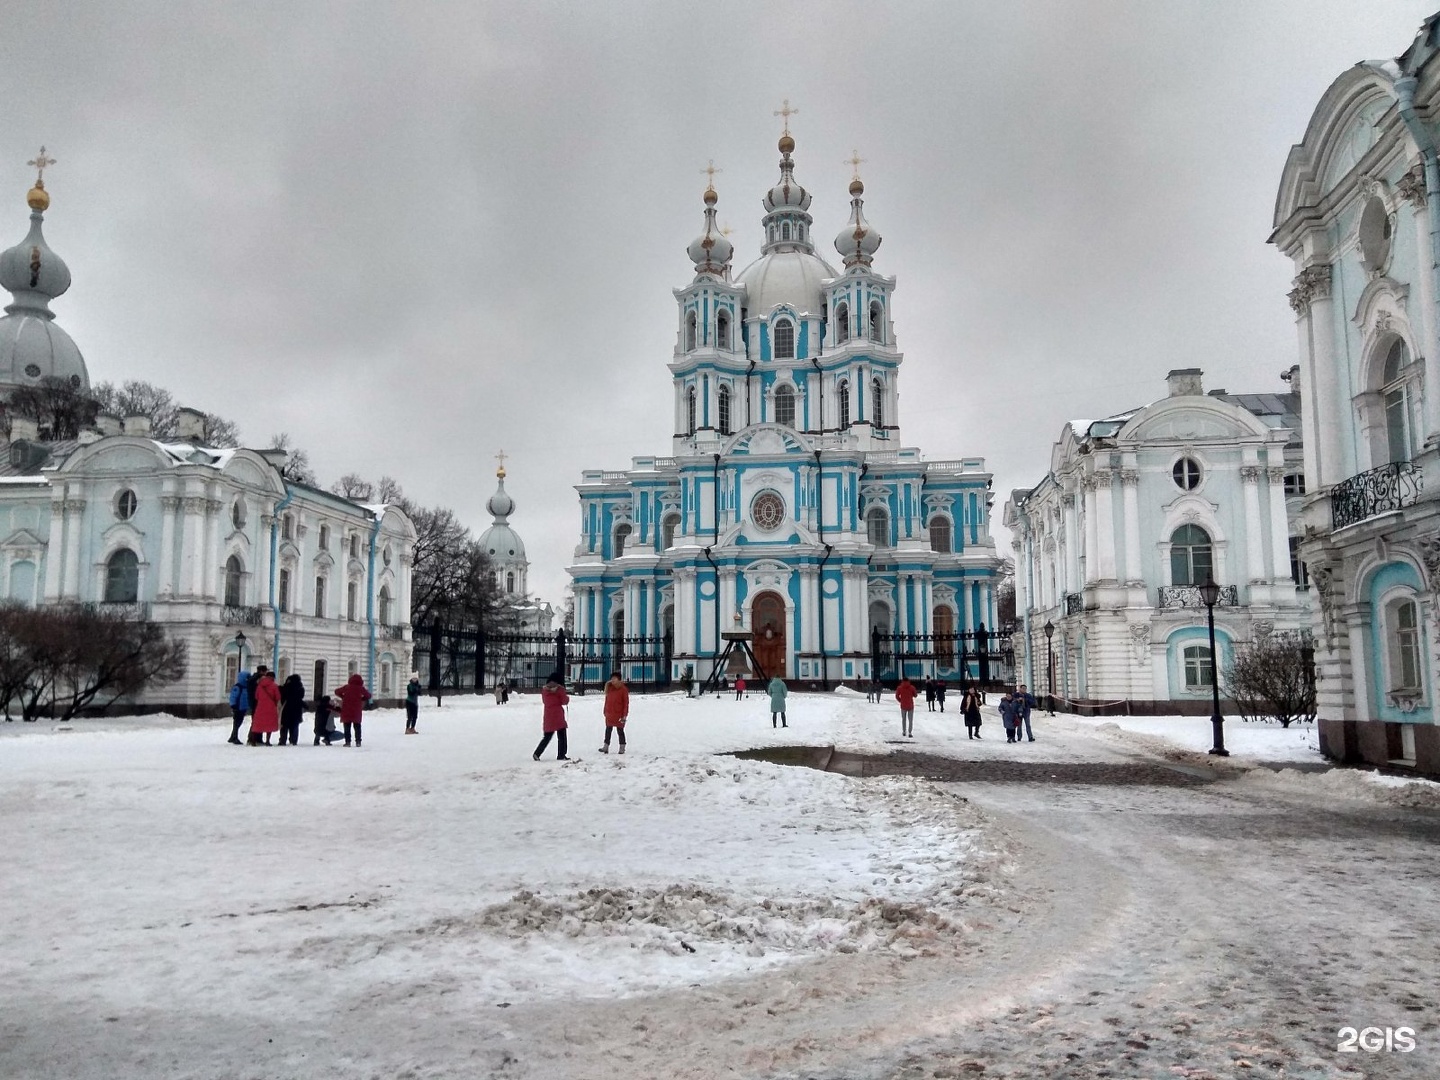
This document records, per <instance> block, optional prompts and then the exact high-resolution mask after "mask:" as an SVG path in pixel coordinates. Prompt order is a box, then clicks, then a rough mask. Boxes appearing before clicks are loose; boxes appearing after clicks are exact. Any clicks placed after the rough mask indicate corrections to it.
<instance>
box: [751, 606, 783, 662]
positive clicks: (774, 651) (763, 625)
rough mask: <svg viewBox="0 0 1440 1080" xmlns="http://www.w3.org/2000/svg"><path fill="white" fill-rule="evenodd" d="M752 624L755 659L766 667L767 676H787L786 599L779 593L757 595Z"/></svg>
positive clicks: (752, 610) (753, 607) (752, 611)
mask: <svg viewBox="0 0 1440 1080" xmlns="http://www.w3.org/2000/svg"><path fill="white" fill-rule="evenodd" d="M750 625H751V627H752V628H753V630H754V634H755V640H754V642H753V648H754V649H755V659H757V660H759V661H760V666H761V667H762V668H764V669H765V677H766V678H767V679H773V678H774V677H775V676H776V675H779V676H780V677H781V678H784V677H785V601H784V600H783V599H781V598H780V596H779V595H778V594H777V593H773V592H763V593H761V594H760V595H758V596H757V597H755V603H754V604H753V605H752V606H751V608H750Z"/></svg>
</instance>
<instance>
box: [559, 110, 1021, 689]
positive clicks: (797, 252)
mask: <svg viewBox="0 0 1440 1080" xmlns="http://www.w3.org/2000/svg"><path fill="white" fill-rule="evenodd" d="M784 113H785V115H786V118H787V120H788V113H789V110H788V107H787V109H786V110H784ZM779 150H780V176H779V179H778V180H777V182H776V183H775V185H774V186H773V187H772V188H770V190H769V191H768V192H766V194H765V197H764V200H763V205H764V216H763V217H762V219H761V223H760V226H761V237H760V239H761V246H760V255H759V258H757V259H756V260H755V261H754V262H752V263H750V265H749V266H747V267H745V269H743V270H741V271H740V272H739V273H738V274H737V273H734V272H733V271H732V266H731V260H732V258H733V256H734V246H733V245H732V244H731V242H730V241H729V239H728V238H727V237H726V236H725V235H724V234H723V233H722V232H721V230H720V229H719V228H717V226H716V216H715V215H716V211H715V206H716V202H717V198H718V197H717V195H716V192H715V188H714V184H713V176H712V183H711V184H710V186H708V187H707V189H706V191H705V193H704V203H705V223H704V230H703V232H702V233H701V235H700V236H698V237H697V238H696V239H695V240H694V242H693V243H691V244H690V246H689V249H688V254H689V257H690V260H691V261H692V263H693V264H694V277H693V280H691V281H690V282H689V283H688V284H687V285H685V286H683V287H681V288H679V289H677V290H675V299H676V306H677V309H678V310H677V335H676V344H675V351H674V355H673V357H672V359H671V361H670V365H669V367H670V378H671V383H672V386H673V394H674V432H675V434H674V438H673V442H672V448H671V452H670V455H669V456H665V457H639V458H635V459H634V460H633V461H632V464H631V467H630V468H629V469H628V470H624V471H613V472H612V471H601V470H593V471H588V470H587V471H586V472H585V473H584V474H583V479H582V482H581V483H580V484H579V485H578V488H577V490H578V491H579V493H580V503H581V523H582V525H581V538H580V543H579V545H578V547H577V548H576V551H575V558H574V562H573V563H572V565H571V566H570V567H569V573H570V575H571V577H572V578H573V580H574V590H575V623H574V627H575V629H574V633H575V635H576V636H577V637H579V638H592V639H594V638H612V639H613V638H623V637H642V636H643V637H646V638H652V639H664V640H665V641H666V642H667V648H666V654H667V655H668V658H669V659H668V662H669V666H670V672H669V675H670V676H671V677H673V678H677V679H683V678H684V677H685V676H686V675H693V676H694V677H696V678H698V679H704V678H706V677H708V676H709V675H710V674H711V671H712V669H713V667H714V666H715V664H716V662H717V659H716V658H717V657H718V656H719V655H720V654H721V652H722V651H723V650H724V648H725V643H726V637H727V635H730V636H733V635H734V634H735V633H736V632H743V633H748V634H750V635H751V637H752V647H753V649H754V651H755V657H756V660H757V661H758V662H759V665H760V667H761V668H762V669H763V671H764V673H765V675H767V676H774V675H780V676H783V677H785V678H788V679H795V680H800V681H803V682H805V683H811V682H814V683H819V684H825V685H828V684H831V683H834V682H841V681H846V682H863V681H868V680H869V679H870V678H871V677H872V676H887V675H889V674H890V672H889V670H886V669H885V665H883V664H882V665H881V667H882V670H873V671H872V631H874V630H879V631H880V632H881V633H882V634H885V635H896V634H898V635H915V636H916V640H917V641H919V640H925V641H927V642H933V643H934V646H933V648H932V647H930V646H929V645H928V644H927V645H926V646H925V647H923V648H921V649H919V650H918V651H919V652H921V653H923V654H926V659H925V660H924V662H923V664H920V665H911V666H910V667H909V668H908V671H909V673H910V674H911V675H912V676H914V675H916V674H917V673H920V671H921V669H922V668H923V671H924V673H926V674H929V673H934V674H938V675H940V676H942V677H948V678H953V679H960V678H964V677H968V678H975V677H976V676H977V675H978V674H979V671H978V669H977V667H976V666H975V664H974V658H973V657H971V658H968V659H967V658H966V656H965V651H964V648H963V645H962V646H961V647H958V648H957V646H956V643H955V635H961V634H964V633H967V632H973V631H975V630H976V629H977V628H979V627H981V626H984V627H988V628H994V626H995V622H996V619H995V588H994V587H995V584H996V580H997V574H998V570H999V559H998V558H997V556H996V551H995V544H994V541H993V539H992V538H991V536H990V502H991V494H990V489H991V476H990V473H989V472H987V471H986V468H985V460H984V459H983V458H979V457H974V458H961V459H959V460H954V461H926V460H925V459H923V458H922V457H921V455H920V451H919V450H917V449H915V448H913V447H908V446H905V445H904V444H903V442H902V438H901V429H900V414H899V404H900V393H899V383H900V369H901V365H902V363H903V359H904V358H903V356H902V354H901V352H900V351H899V348H898V345H897V342H896V340H895V333H894V322H893V318H892V311H891V303H892V300H893V297H894V294H895V279H894V278H893V277H886V276H884V275H883V274H882V273H880V272H879V271H878V270H877V269H876V267H875V254H876V251H877V249H878V248H879V247H880V234H879V232H877V231H876V230H875V229H874V228H873V227H872V226H871V224H870V223H869V221H868V220H867V219H866V217H865V211H864V200H863V198H862V196H863V195H864V192H865V187H864V184H863V183H862V182H861V180H860V178H859V175H858V173H857V174H856V176H855V178H854V179H853V180H852V181H851V183H850V215H849V220H848V221H846V222H845V224H844V226H843V227H842V228H841V229H840V231H839V233H838V235H837V236H836V238H835V249H836V251H837V252H838V254H839V257H840V260H841V268H840V269H836V268H835V267H833V266H831V265H830V263H828V262H826V261H825V260H824V259H823V258H821V256H820V255H819V254H818V253H817V251H816V247H815V242H814V236H813V232H812V228H813V220H812V218H811V216H810V203H811V195H810V192H808V191H807V190H806V189H805V188H804V187H803V186H801V184H800V183H799V182H798V181H797V180H796V179H795V160H794V157H793V155H794V151H795V140H794V139H793V138H792V137H791V136H790V133H789V128H788V125H787V127H786V130H785V134H784V135H782V136H781V139H780V143H779ZM854 164H856V165H857V166H858V164H859V162H858V159H857V160H856V161H855V162H854ZM929 635H933V637H928V636H929ZM634 674H637V673H632V672H627V675H634Z"/></svg>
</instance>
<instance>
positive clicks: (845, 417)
mask: <svg viewBox="0 0 1440 1080" xmlns="http://www.w3.org/2000/svg"><path fill="white" fill-rule="evenodd" d="M836 397H837V398H839V404H838V405H837V406H836V408H837V410H838V412H839V416H840V424H839V426H840V427H842V428H843V427H849V426H850V384H849V383H848V382H846V381H845V380H844V379H841V380H840V386H839V393H837V394H836Z"/></svg>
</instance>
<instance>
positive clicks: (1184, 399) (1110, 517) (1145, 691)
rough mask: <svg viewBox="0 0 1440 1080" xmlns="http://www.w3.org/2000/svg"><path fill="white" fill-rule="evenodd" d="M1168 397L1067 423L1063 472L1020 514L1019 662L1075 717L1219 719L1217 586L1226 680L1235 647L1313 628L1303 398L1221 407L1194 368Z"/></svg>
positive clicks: (1249, 399)
mask: <svg viewBox="0 0 1440 1080" xmlns="http://www.w3.org/2000/svg"><path fill="white" fill-rule="evenodd" d="M1168 383H1169V391H1170V394H1169V396H1168V397H1165V398H1162V399H1161V400H1159V401H1157V402H1154V403H1152V404H1150V405H1146V406H1144V407H1142V408H1137V409H1132V410H1130V411H1128V412H1125V413H1121V414H1118V415H1116V416H1113V417H1110V418H1108V419H1105V420H1097V421H1085V420H1075V421H1071V422H1070V423H1069V424H1067V425H1066V426H1065V428H1064V430H1063V431H1062V432H1061V435H1060V438H1059V440H1058V441H1057V442H1056V443H1055V445H1054V448H1053V450H1052V451H1051V465H1050V472H1049V473H1048V474H1047V475H1046V477H1045V478H1044V479H1043V480H1042V481H1041V482H1040V483H1039V484H1037V485H1036V486H1035V487H1034V488H1031V489H1028V490H1021V491H1016V492H1013V493H1012V495H1011V497H1010V500H1009V501H1008V502H1007V503H1006V506H1005V524H1006V525H1007V526H1008V527H1009V528H1010V529H1011V533H1012V546H1013V548H1014V551H1015V586H1016V589H1015V592H1016V614H1017V620H1018V621H1019V622H1020V624H1021V629H1020V630H1019V632H1017V634H1016V639H1015V642H1014V644H1015V650H1016V654H1017V663H1020V664H1022V665H1023V667H1022V670H1023V671H1024V672H1025V673H1026V675H1027V677H1028V682H1029V684H1030V687H1031V689H1032V690H1034V691H1036V692H1039V693H1048V692H1050V690H1051V688H1052V686H1053V691H1054V693H1055V695H1056V698H1057V702H1058V703H1060V704H1062V705H1067V704H1068V705H1070V706H1074V707H1084V706H1097V705H1105V704H1115V703H1118V702H1130V703H1131V704H1132V705H1133V706H1137V707H1141V708H1151V707H1153V708H1157V709H1160V710H1162V711H1171V710H1175V709H1183V708H1185V707H1186V706H1187V705H1194V706H1195V707H1197V708H1198V707H1200V706H1202V705H1203V706H1204V707H1206V708H1208V707H1209V702H1210V699H1211V680H1210V671H1209V662H1210V648H1209V639H1208V631H1207V626H1206V612H1205V607H1204V604H1203V602H1202V601H1201V599H1200V594H1199V590H1198V586H1199V585H1201V584H1204V582H1205V581H1206V579H1207V578H1208V577H1211V576H1213V579H1214V580H1215V581H1216V582H1217V583H1218V584H1220V585H1221V587H1222V594H1221V602H1220V603H1219V604H1218V605H1217V606H1216V609H1215V624H1216V625H1215V631H1216V649H1217V651H1218V652H1219V657H1218V663H1219V667H1220V669H1221V671H1223V670H1224V668H1225V666H1226V664H1227V663H1228V661H1229V657H1230V656H1231V654H1232V652H1233V648H1234V645H1235V643H1237V642H1241V641H1245V640H1248V639H1250V638H1251V637H1252V636H1253V635H1255V634H1257V633H1268V632H1270V631H1274V630H1295V629H1300V628H1302V627H1305V626H1308V624H1309V619H1310V616H1309V610H1310V606H1309V600H1308V596H1307V594H1306V591H1305V590H1304V588H1303V585H1304V581H1303V578H1304V568H1303V566H1299V565H1298V564H1297V563H1296V562H1295V557H1294V551H1295V545H1296V544H1297V543H1298V541H1297V540H1295V539H1294V538H1293V537H1292V533H1293V531H1294V530H1293V528H1292V524H1291V523H1292V521H1293V519H1294V518H1295V516H1296V515H1297V514H1298V511H1299V504H1300V498H1301V493H1302V492H1303V491H1304V474H1303V465H1302V459H1301V449H1300V445H1299V432H1298V421H1299V402H1298V400H1297V395H1295V394H1293V393H1289V394H1252V395H1231V394H1227V393H1226V392H1225V391H1223V390H1220V391H1214V392H1213V393H1210V394H1206V393H1204V392H1203V388H1202V386H1201V373H1200V372H1199V371H1197V370H1194V369H1186V370H1181V371H1173V372H1171V373H1170V376H1169V380H1168ZM1297 573H1298V574H1299V575H1300V576H1301V578H1302V580H1301V581H1300V582H1297V581H1296V579H1295V575H1296V574H1297ZM1047 623H1049V624H1050V625H1051V626H1053V628H1054V630H1053V637H1051V638H1050V639H1048V641H1047V638H1046V636H1045V633H1044V629H1043V628H1044V627H1045V625H1046V624H1047ZM1052 669H1053V670H1052Z"/></svg>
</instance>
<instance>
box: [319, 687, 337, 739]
mask: <svg viewBox="0 0 1440 1080" xmlns="http://www.w3.org/2000/svg"><path fill="white" fill-rule="evenodd" d="M333 717H334V710H332V709H331V708H330V695H329V694H321V695H320V696H319V697H318V698H316V699H315V745H316V746H319V745H320V741H321V740H322V739H323V740H324V741H325V745H326V746H329V745H330V744H331V743H332V742H334V741H335V740H336V739H337V738H339V737H340V733H339V732H338V731H335V730H332V729H333V726H334V719H333Z"/></svg>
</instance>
